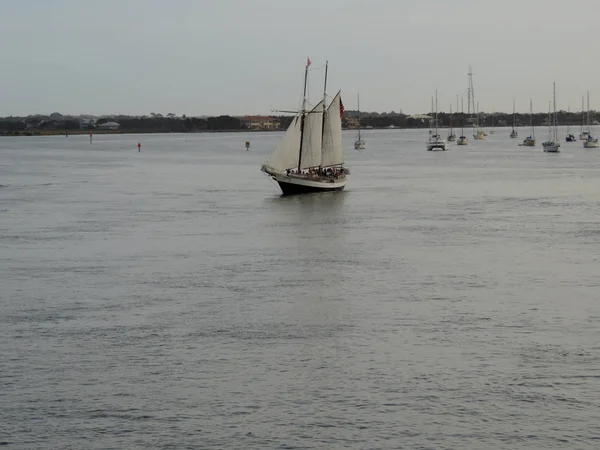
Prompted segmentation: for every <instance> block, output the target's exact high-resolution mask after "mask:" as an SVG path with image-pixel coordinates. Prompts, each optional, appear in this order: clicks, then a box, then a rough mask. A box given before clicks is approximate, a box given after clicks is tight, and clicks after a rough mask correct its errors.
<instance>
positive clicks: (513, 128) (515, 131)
mask: <svg viewBox="0 0 600 450" xmlns="http://www.w3.org/2000/svg"><path fill="white" fill-rule="evenodd" d="M515 119H516V117H515V99H514V98H513V123H512V132H511V133H510V137H511V138H517V137H519V133H517V130H515Z"/></svg>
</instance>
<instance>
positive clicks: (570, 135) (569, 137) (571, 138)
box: [565, 105, 577, 142]
mask: <svg viewBox="0 0 600 450" xmlns="http://www.w3.org/2000/svg"><path fill="white" fill-rule="evenodd" d="M567 117H571V106H570V105H569V107H568V108H567ZM565 140H566V141H567V142H575V141H576V140H577V139H575V135H574V134H573V133H571V131H570V129H569V122H567V137H566V138H565Z"/></svg>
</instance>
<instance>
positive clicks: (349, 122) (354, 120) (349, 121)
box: [342, 116, 358, 129]
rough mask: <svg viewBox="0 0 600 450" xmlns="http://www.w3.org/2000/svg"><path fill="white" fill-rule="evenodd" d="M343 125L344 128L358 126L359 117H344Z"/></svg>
mask: <svg viewBox="0 0 600 450" xmlns="http://www.w3.org/2000/svg"><path fill="white" fill-rule="evenodd" d="M342 125H343V127H344V128H351V129H353V128H358V117H345V116H344V117H343V118H342Z"/></svg>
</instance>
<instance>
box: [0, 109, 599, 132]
mask: <svg viewBox="0 0 600 450" xmlns="http://www.w3.org/2000/svg"><path fill="white" fill-rule="evenodd" d="M557 114H558V123H559V124H560V125H567V124H569V125H579V124H581V113H574V112H566V111H559V112H558V113H557ZM357 117H358V112H357V111H350V110H346V111H345V113H344V117H343V119H342V125H343V126H344V127H345V128H354V127H355V126H356V118H357ZM590 117H591V120H592V121H594V117H595V112H591V113H590ZM514 119H515V124H516V126H529V122H530V115H529V114H521V113H519V114H515V117H514ZM278 120H279V122H280V124H281V129H286V128H287V127H288V126H289V124H290V122H291V120H292V117H291V116H279V117H278ZM451 121H452V125H453V126H454V127H456V128H459V127H460V126H461V124H464V126H469V125H470V124H471V123H472V121H473V118H472V117H468V116H467V114H463V113H455V114H452V115H450V114H448V113H446V112H439V113H438V123H439V125H440V126H442V127H447V126H449V125H450V122H451ZM479 121H480V125H481V126H482V127H491V126H492V125H495V126H511V125H512V123H513V115H512V114H510V113H495V114H493V115H492V114H489V113H480V116H479ZM105 122H117V123H118V124H119V131H120V132H139V133H150V132H155V133H195V132H207V131H236V130H244V129H246V124H245V122H244V121H243V120H242V118H240V117H234V116H229V115H221V116H215V117H186V116H185V115H182V116H176V115H175V114H172V113H170V114H167V115H164V116H163V115H162V114H156V113H151V114H150V115H149V116H141V117H135V116H127V115H115V116H111V117H103V118H100V119H98V120H96V121H95V123H92V122H90V123H89V124H84V125H83V126H82V122H80V119H79V118H74V117H71V116H61V115H60V114H58V113H53V114H51V115H49V116H28V117H5V118H0V133H3V134H11V133H17V134H21V133H22V132H26V131H31V132H34V133H35V131H36V130H37V131H40V130H41V131H49V130H64V131H75V130H81V129H84V130H86V129H90V130H93V129H97V128H98V126H99V125H101V124H102V123H105ZM360 123H361V126H362V127H372V128H387V127H391V126H393V127H397V128H428V127H429V126H430V121H429V120H428V119H427V118H422V117H419V116H416V117H413V116H409V115H406V114H403V113H395V112H393V111H392V112H391V113H367V112H361V113H360ZM547 123H548V114H545V113H536V114H533V124H534V126H544V125H547Z"/></svg>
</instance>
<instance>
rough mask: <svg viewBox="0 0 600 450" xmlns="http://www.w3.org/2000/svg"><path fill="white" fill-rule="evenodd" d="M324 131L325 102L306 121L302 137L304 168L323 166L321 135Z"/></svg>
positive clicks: (311, 112) (320, 103)
mask: <svg viewBox="0 0 600 450" xmlns="http://www.w3.org/2000/svg"><path fill="white" fill-rule="evenodd" d="M322 130H323V101H320V102H319V103H318V104H317V106H315V107H314V108H313V109H312V110H311V111H310V112H309V113H307V114H306V118H305V119H304V132H303V136H302V167H300V168H301V169H307V168H309V167H316V166H319V165H320V164H321V133H322Z"/></svg>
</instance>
